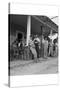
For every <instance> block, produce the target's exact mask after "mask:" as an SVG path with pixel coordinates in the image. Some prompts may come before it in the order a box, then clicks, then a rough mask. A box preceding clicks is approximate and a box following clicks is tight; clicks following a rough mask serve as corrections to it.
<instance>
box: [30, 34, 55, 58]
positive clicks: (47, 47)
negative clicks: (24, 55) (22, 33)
mask: <svg viewBox="0 0 60 90" xmlns="http://www.w3.org/2000/svg"><path fill="white" fill-rule="evenodd" d="M54 45H55V44H52V40H50V41H48V40H47V37H44V36H42V37H39V36H38V35H35V36H34V38H33V37H32V36H30V39H29V47H30V50H31V53H32V54H33V55H34V58H35V59H37V58H40V56H41V55H42V57H43V58H45V59H47V57H48V56H53V54H54V53H56V52H55V51H56V48H55V50H53V47H54Z"/></svg>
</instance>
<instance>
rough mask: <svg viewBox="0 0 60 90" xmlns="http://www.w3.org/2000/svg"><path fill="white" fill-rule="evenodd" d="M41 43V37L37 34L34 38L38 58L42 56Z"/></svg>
mask: <svg viewBox="0 0 60 90" xmlns="http://www.w3.org/2000/svg"><path fill="white" fill-rule="evenodd" d="M39 43H40V39H39V38H38V36H37V35H36V36H35V38H34V44H35V49H36V52H37V58H39V56H40V50H39Z"/></svg>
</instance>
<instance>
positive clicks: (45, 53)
mask: <svg viewBox="0 0 60 90" xmlns="http://www.w3.org/2000/svg"><path fill="white" fill-rule="evenodd" d="M47 55H48V40H47V38H45V40H44V58H46V59H47Z"/></svg>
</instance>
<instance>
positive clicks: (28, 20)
mask: <svg viewBox="0 0 60 90" xmlns="http://www.w3.org/2000/svg"><path fill="white" fill-rule="evenodd" d="M30 33H31V16H28V17H27V41H26V44H27V46H28V43H29V38H30Z"/></svg>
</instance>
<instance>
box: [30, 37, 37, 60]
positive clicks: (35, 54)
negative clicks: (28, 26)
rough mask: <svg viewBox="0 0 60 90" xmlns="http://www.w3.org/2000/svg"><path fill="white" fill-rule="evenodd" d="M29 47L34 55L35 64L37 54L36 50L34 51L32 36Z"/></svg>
mask: <svg viewBox="0 0 60 90" xmlns="http://www.w3.org/2000/svg"><path fill="white" fill-rule="evenodd" d="M29 47H30V50H31V52H32V54H33V55H34V59H35V61H36V62H37V53H36V50H35V45H34V41H33V40H32V36H30V40H29Z"/></svg>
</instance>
